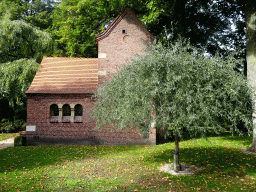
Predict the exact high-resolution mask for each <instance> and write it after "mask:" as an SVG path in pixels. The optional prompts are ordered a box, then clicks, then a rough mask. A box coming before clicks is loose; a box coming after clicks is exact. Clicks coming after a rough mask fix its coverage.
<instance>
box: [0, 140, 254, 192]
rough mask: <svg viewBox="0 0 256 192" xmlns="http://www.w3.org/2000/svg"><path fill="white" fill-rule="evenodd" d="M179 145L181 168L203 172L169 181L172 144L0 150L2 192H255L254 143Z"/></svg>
mask: <svg viewBox="0 0 256 192" xmlns="http://www.w3.org/2000/svg"><path fill="white" fill-rule="evenodd" d="M208 139H209V142H208V141H206V140H203V139H196V140H186V141H182V142H180V161H181V163H185V164H191V165H195V166H197V167H199V168H201V169H202V171H200V172H198V173H196V174H195V175H193V176H179V177H178V176H172V175H170V174H168V173H163V172H160V171H159V169H158V168H159V166H161V165H163V164H165V163H168V162H173V155H172V154H171V151H173V150H174V143H173V142H172V143H167V144H162V145H157V146H33V147H31V146H30V147H25V146H23V147H15V148H6V149H3V150H0V159H1V161H0V187H1V188H0V189H1V190H2V191H200V190H201V191H241V190H245V191H256V156H253V155H248V154H244V153H243V152H242V151H241V150H239V148H247V147H248V146H249V145H250V143H251V141H252V137H248V136H244V137H235V138H232V137H231V136H219V137H210V138H208Z"/></svg>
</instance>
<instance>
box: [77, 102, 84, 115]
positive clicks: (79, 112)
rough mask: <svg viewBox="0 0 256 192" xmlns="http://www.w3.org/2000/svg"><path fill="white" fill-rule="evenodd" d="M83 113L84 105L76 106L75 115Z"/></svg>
mask: <svg viewBox="0 0 256 192" xmlns="http://www.w3.org/2000/svg"><path fill="white" fill-rule="evenodd" d="M82 115H83V107H82V105H80V104H77V105H76V106H75V116H82Z"/></svg>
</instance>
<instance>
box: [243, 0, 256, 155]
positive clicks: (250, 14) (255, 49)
mask: <svg viewBox="0 0 256 192" xmlns="http://www.w3.org/2000/svg"><path fill="white" fill-rule="evenodd" d="M245 15H246V29H247V38H246V40H247V46H246V60H247V68H248V74H247V77H248V81H249V82H250V84H251V85H252V87H253V88H254V89H256V78H255V77H256V5H255V1H253V0H247V1H246V12H245ZM254 91H255V90H254ZM255 93H256V92H255ZM255 93H254V94H255ZM253 102H254V104H256V101H255V97H254V98H253ZM255 118H256V112H253V142H252V146H251V147H250V149H249V150H250V151H254V152H256V119H255Z"/></svg>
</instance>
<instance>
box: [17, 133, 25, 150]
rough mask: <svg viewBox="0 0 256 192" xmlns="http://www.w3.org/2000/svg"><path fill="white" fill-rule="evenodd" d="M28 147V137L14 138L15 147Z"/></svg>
mask: <svg viewBox="0 0 256 192" xmlns="http://www.w3.org/2000/svg"><path fill="white" fill-rule="evenodd" d="M25 145H26V136H25V135H20V136H17V137H15V138H14V146H15V147H16V146H25Z"/></svg>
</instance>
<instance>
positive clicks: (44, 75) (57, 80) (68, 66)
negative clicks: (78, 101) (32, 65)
mask: <svg viewBox="0 0 256 192" xmlns="http://www.w3.org/2000/svg"><path fill="white" fill-rule="evenodd" d="M97 87H98V58H88V59H87V58H64V57H44V58H43V60H42V63H41V66H40V68H39V70H38V71H37V73H36V75H35V77H34V79H33V82H32V84H31V85H30V87H29V89H28V90H27V92H26V93H62V94H65V93H95V92H96V90H97Z"/></svg>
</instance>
